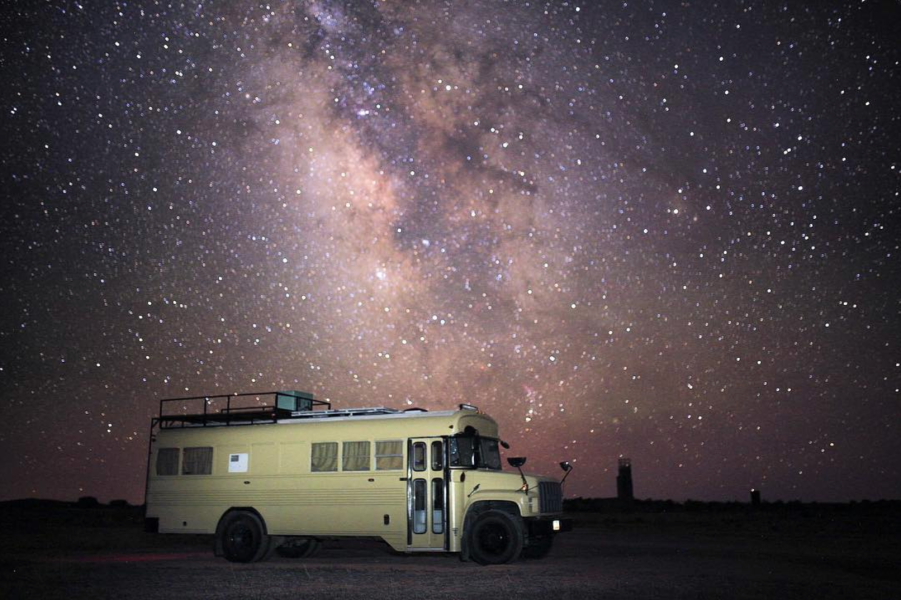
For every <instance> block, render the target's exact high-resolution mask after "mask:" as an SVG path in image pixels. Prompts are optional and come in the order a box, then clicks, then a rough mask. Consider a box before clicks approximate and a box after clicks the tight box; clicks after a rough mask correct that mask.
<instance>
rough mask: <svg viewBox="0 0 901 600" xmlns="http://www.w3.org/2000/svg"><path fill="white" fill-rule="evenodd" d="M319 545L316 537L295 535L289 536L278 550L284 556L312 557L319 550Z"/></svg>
mask: <svg viewBox="0 0 901 600" xmlns="http://www.w3.org/2000/svg"><path fill="white" fill-rule="evenodd" d="M319 547H320V544H319V540H317V539H316V538H305V537H295V538H288V539H287V541H285V543H284V544H282V545H281V546H279V547H278V548H277V549H276V552H277V553H278V555H279V556H283V557H284V558H310V557H311V556H313V555H314V554H316V553H317V552H318V551H319Z"/></svg>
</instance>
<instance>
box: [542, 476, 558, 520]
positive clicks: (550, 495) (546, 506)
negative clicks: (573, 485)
mask: <svg viewBox="0 0 901 600" xmlns="http://www.w3.org/2000/svg"><path fill="white" fill-rule="evenodd" d="M538 501H539V505H540V507H541V512H542V513H558V512H563V490H562V488H561V487H560V484H559V483H557V482H556V481H541V482H539V483H538Z"/></svg>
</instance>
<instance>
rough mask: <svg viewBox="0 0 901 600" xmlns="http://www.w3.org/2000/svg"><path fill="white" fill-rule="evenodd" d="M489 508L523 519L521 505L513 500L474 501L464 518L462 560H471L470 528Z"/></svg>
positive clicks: (461, 547) (461, 546)
mask: <svg viewBox="0 0 901 600" xmlns="http://www.w3.org/2000/svg"><path fill="white" fill-rule="evenodd" d="M489 510H499V511H501V512H505V513H508V514H510V515H512V516H514V517H518V518H519V519H522V514H521V513H520V511H519V505H518V504H516V502H513V501H512V500H480V501H478V502H473V503H472V504H471V505H470V506H469V508H468V509H467V510H466V517H464V519H463V535H462V536H461V545H460V558H461V559H462V560H464V561H467V560H469V535H468V533H469V528H470V527H472V524H473V523H474V522H475V520H476V519H477V518H478V516H479V515H481V514H482V513H486V512H488V511H489Z"/></svg>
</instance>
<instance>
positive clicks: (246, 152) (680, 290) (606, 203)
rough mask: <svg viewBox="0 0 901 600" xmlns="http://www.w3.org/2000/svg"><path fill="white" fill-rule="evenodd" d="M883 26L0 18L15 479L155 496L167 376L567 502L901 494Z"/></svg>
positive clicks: (46, 9) (384, 8)
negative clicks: (520, 459)
mask: <svg viewBox="0 0 901 600" xmlns="http://www.w3.org/2000/svg"><path fill="white" fill-rule="evenodd" d="M899 17H901V9H899V5H898V4H897V3H894V2H865V3H859V4H857V5H852V6H843V5H842V4H841V3H835V5H834V6H829V7H823V6H821V5H820V4H819V3H811V4H810V5H809V6H806V5H804V4H803V3H775V2H764V3H750V2H747V3H742V2H735V3H726V5H725V6H711V5H708V3H701V2H699V3H693V4H690V5H689V4H685V3H677V2H636V3H632V2H628V3H627V2H615V3H614V2H609V3H608V2H603V3H601V2H599V3H588V2H586V3H585V4H584V5H580V4H579V3H557V2H552V3H547V4H536V3H527V2H449V3H425V2H418V3H400V2H397V3H395V2H379V3H368V2H343V3H342V2H336V3H331V2H322V3H302V2H299V3H292V4H288V5H279V4H276V3H271V4H265V3H243V2H220V3H213V2H194V3H188V4H184V5H180V4H172V5H166V4H156V3H150V2H147V3H141V2H134V3H120V4H116V3H113V2H97V3H84V4H83V5H80V4H76V3H68V2H51V3H49V4H44V5H41V6H31V4H30V3H29V4H27V6H22V7H19V8H17V9H11V8H6V9H4V13H3V16H2V23H3V40H2V55H0V69H2V75H3V81H4V83H3V86H2V88H3V89H2V91H0V99H2V105H0V108H2V117H0V123H2V133H3V138H4V142H3V145H2V148H0V158H2V165H3V170H2V182H3V183H2V186H3V187H2V191H3V208H2V210H3V215H2V224H0V228H2V241H0V244H2V252H3V254H2V257H3V262H2V264H3V278H2V282H0V285H2V296H3V311H2V318H0V340H2V350H3V352H2V363H0V368H2V371H0V378H2V382H3V385H2V397H0V398H2V404H0V417H2V419H3V421H2V422H3V424H2V426H0V449H2V453H3V456H4V460H3V461H2V462H0V478H2V480H3V481H4V482H5V483H4V486H3V490H2V492H0V496H2V497H5V498H13V497H22V496H39V497H57V498H75V497H78V496H82V495H95V496H98V497H100V498H102V499H110V498H115V497H122V498H127V499H129V500H131V501H136V502H137V501H140V500H141V499H142V497H143V482H144V465H145V461H146V448H147V435H148V425H149V420H150V417H151V416H152V415H153V414H155V412H156V410H157V408H158V400H159V399H160V398H164V397H171V396H185V395H199V394H212V393H225V392H235V391H256V390H261V391H262V390H275V389H299V390H306V391H311V392H314V393H315V394H316V395H317V396H318V397H321V398H327V399H329V400H331V401H332V402H333V403H334V405H335V406H336V407H350V406H383V405H384V406H391V407H396V408H406V407H409V406H419V407H425V408H429V409H442V408H451V407H454V406H456V405H457V404H459V403H460V402H469V403H472V404H475V405H477V406H479V407H481V408H482V409H483V410H485V411H486V412H488V413H489V414H491V415H492V416H494V417H495V418H496V419H497V420H498V421H499V423H500V426H501V432H502V435H503V436H504V437H505V438H506V439H507V441H509V442H510V443H511V444H512V445H513V450H512V453H513V454H516V455H522V454H524V455H527V456H528V457H529V468H531V469H532V470H534V471H537V472H541V471H543V472H547V473H558V472H559V469H557V468H556V467H555V464H556V462H557V461H560V460H564V459H566V460H570V461H572V462H573V463H574V465H575V466H576V471H575V472H574V473H573V475H572V477H571V478H570V480H569V482H568V484H567V485H568V489H567V494H568V495H585V496H610V495H613V494H614V493H615V484H614V473H615V470H616V461H617V459H618V458H619V457H629V458H631V459H632V463H633V469H634V477H635V490H636V495H637V496H639V497H643V498H644V497H655V498H675V499H685V498H700V499H742V500H744V499H746V496H747V491H748V490H749V489H750V488H760V489H762V490H763V494H764V498H768V499H778V498H781V499H794V498H800V499H806V500H847V499H852V498H882V497H895V498H897V497H898V495H899V492H901V442H899V431H898V424H899V416H901V410H899V387H901V382H899V379H901V377H899V372H901V367H899V364H901V352H899V344H898V341H897V340H898V339H899V333H901V332H899V326H898V324H899V319H898V317H899V308H901V305H899V293H898V289H899V288H898V285H899V283H901V282H899V277H898V275H899V269H898V266H897V260H898V259H897V253H898V236H897V235H896V234H897V223H896V222H897V213H898V204H899V190H901V180H899V166H898V159H899V147H901V146H899V142H898V139H899V137H898V133H899V127H898V120H899V116H898V111H897V89H898V88H899V77H898V75H899V58H901V51H899V46H898V43H897V27H896V25H897V23H898V22H899ZM893 90H894V92H893Z"/></svg>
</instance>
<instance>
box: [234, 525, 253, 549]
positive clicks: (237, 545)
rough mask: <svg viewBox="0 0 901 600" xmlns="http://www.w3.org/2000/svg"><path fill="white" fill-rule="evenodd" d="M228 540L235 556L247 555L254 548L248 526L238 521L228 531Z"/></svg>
mask: <svg viewBox="0 0 901 600" xmlns="http://www.w3.org/2000/svg"><path fill="white" fill-rule="evenodd" d="M228 542H229V545H230V546H231V548H232V550H233V551H234V553H235V554H236V555H237V556H242V557H243V556H247V554H248V553H249V552H252V551H253V549H254V535H253V531H251V529H250V527H248V526H246V525H244V524H243V523H239V524H237V525H235V526H234V527H232V529H231V530H230V531H229V536H228Z"/></svg>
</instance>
